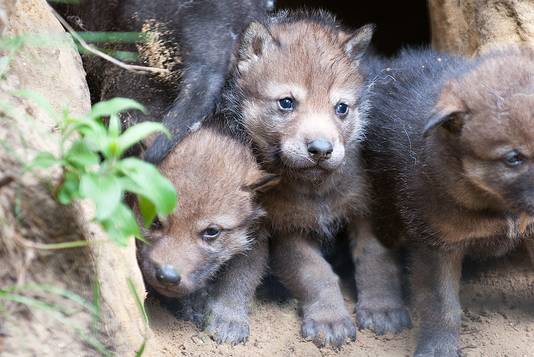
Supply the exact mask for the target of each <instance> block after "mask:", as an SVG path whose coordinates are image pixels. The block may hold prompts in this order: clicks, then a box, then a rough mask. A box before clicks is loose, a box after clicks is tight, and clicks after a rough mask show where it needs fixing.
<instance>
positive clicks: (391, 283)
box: [350, 219, 411, 335]
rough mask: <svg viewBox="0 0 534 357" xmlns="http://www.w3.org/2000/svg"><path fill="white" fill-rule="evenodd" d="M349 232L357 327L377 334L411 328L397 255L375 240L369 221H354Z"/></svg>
mask: <svg viewBox="0 0 534 357" xmlns="http://www.w3.org/2000/svg"><path fill="white" fill-rule="evenodd" d="M350 229H351V232H350V234H351V243H352V257H353V259H354V265H355V269H356V271H355V278H356V288H357V290H358V302H357V304H356V309H355V310H356V320H357V322H358V327H359V328H360V329H369V330H372V331H374V332H375V333H376V334H378V335H383V334H384V333H386V332H394V333H397V332H400V331H402V330H403V329H405V328H409V327H411V320H410V315H409V313H408V310H407V309H406V306H405V304H404V301H403V298H402V274H401V271H400V267H399V264H398V259H397V257H396V256H395V254H394V252H392V251H391V250H389V249H387V248H385V247H384V246H383V245H382V244H381V243H380V242H379V241H378V240H377V239H376V237H375V236H374V234H373V232H372V229H371V226H370V224H369V222H368V221H367V220H365V219H361V220H358V221H356V222H354V224H351V226H350Z"/></svg>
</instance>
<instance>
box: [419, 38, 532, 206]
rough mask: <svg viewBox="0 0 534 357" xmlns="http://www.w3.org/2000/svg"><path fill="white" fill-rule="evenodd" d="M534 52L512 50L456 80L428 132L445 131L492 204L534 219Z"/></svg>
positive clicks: (468, 176)
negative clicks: (436, 129)
mask: <svg viewBox="0 0 534 357" xmlns="http://www.w3.org/2000/svg"><path fill="white" fill-rule="evenodd" d="M533 73H534V51H533V50H531V49H517V48H516V49H511V50H507V51H505V52H503V53H502V54H500V55H496V56H494V57H490V58H489V59H487V60H485V61H484V62H483V63H482V64H480V65H479V67H477V68H476V69H474V70H473V71H472V72H470V73H468V74H467V75H465V76H464V77H462V78H459V79H456V80H452V81H450V82H449V83H448V84H447V85H446V86H445V88H444V89H443V91H442V93H441V96H440V98H439V101H438V104H437V109H438V110H437V114H436V115H435V116H434V117H433V119H432V120H431V121H430V122H429V124H428V125H427V132H432V131H434V130H433V129H434V128H441V130H440V131H441V135H442V137H443V138H445V139H446V140H448V141H452V142H453V145H454V146H455V147H456V151H457V152H456V155H457V156H458V159H459V160H460V161H461V168H462V170H463V172H462V176H463V177H464V178H465V179H467V180H468V181H469V182H470V183H471V184H472V187H476V188H477V189H478V190H479V191H480V192H483V193H484V196H485V197H487V198H488V199H489V200H491V201H493V202H495V203H496V205H495V206H497V207H502V208H504V209H506V210H510V211H512V212H515V213H517V214H527V215H534V76H533Z"/></svg>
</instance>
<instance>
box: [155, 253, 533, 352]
mask: <svg viewBox="0 0 534 357" xmlns="http://www.w3.org/2000/svg"><path fill="white" fill-rule="evenodd" d="M523 253H524V252H517V253H515V254H514V255H512V256H509V257H505V258H501V259H498V260H492V261H488V262H484V263H483V264H480V263H479V264H473V263H466V266H465V268H464V282H463V284H462V290H461V298H462V304H463V310H464V314H463V318H462V331H461V351H462V355H463V356H466V357H475V356H496V357H497V356H502V357H505V356H506V357H525V356H533V355H534V351H533V348H534V269H532V265H531V264H530V261H529V260H528V258H527V256H526V254H523ZM343 281H344V285H345V289H344V290H345V297H346V302H347V304H348V305H349V306H350V305H352V304H353V302H354V298H353V295H354V294H353V293H351V290H353V289H351V286H350V285H351V284H350V279H348V278H344V279H343ZM278 300H279V301H277V299H273V298H265V297H263V298H258V299H256V301H255V304H254V306H253V308H252V313H251V337H250V339H249V341H248V342H247V344H246V345H239V346H235V347H232V346H227V345H222V346H219V345H217V344H215V343H214V342H213V341H212V340H211V339H210V337H209V336H207V335H206V334H205V333H202V332H199V331H198V330H197V329H196V328H195V327H194V326H193V325H192V324H191V323H189V322H184V321H179V320H177V319H176V318H175V317H173V316H172V315H171V314H170V313H169V312H168V311H167V310H165V309H164V308H161V307H160V306H159V302H158V301H156V300H148V312H149V314H150V317H151V324H152V327H153V329H154V332H155V334H156V345H158V346H160V348H161V352H162V354H163V355H164V356H266V357H267V356H269V357H270V356H306V357H308V356H310V357H313V356H378V357H385V356H410V355H411V353H413V351H414V349H415V331H416V330H415V329H412V330H410V331H406V332H404V333H402V334H400V335H386V336H382V337H377V336H374V335H373V334H372V333H370V332H368V331H360V332H359V334H358V338H357V341H356V342H352V343H349V344H347V345H346V346H344V347H343V348H342V349H341V350H339V351H334V350H333V349H331V348H323V349H319V348H317V347H315V346H314V345H313V344H312V343H311V342H307V341H305V340H304V339H302V338H301V337H300V336H299V333H298V332H299V322H298V318H297V305H296V302H295V300H294V299H285V300H284V301H281V300H280V299H278Z"/></svg>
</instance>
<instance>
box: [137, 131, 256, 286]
mask: <svg viewBox="0 0 534 357" xmlns="http://www.w3.org/2000/svg"><path fill="white" fill-rule="evenodd" d="M160 170H161V171H162V173H163V174H164V175H165V176H166V177H167V178H168V179H169V180H170V181H171V182H172V183H173V184H174V185H175V187H176V190H177V192H178V195H179V203H178V208H177V209H176V211H175V212H174V213H173V214H171V215H170V216H169V217H168V218H167V219H165V220H164V221H163V222H162V226H163V227H162V229H159V230H156V229H152V230H151V231H150V232H149V237H148V238H149V239H150V240H152V244H151V245H149V246H147V247H145V248H144V249H143V259H142V261H143V263H142V266H143V267H144V273H145V279H146V280H147V281H148V282H149V284H150V285H152V286H153V287H155V288H156V289H157V290H158V289H159V291H160V292H161V293H163V294H166V295H171V296H173V295H184V294H187V293H191V292H193V291H195V290H196V289H198V288H199V287H202V285H203V284H204V283H205V281H198V279H197V278H198V277H197V276H196V275H198V274H199V273H198V271H200V270H209V267H206V265H210V264H212V265H215V268H217V267H218V266H220V265H221V264H222V263H224V262H225V261H227V260H229V259H230V258H232V257H233V256H235V255H237V254H240V253H243V252H245V251H247V250H248V249H249V248H250V243H251V237H249V230H250V228H251V226H252V224H253V223H254V219H256V218H258V217H259V216H260V215H262V211H261V210H260V208H259V207H258V206H257V204H256V203H255V201H254V192H253V191H252V190H250V189H248V186H250V185H253V184H254V183H256V182H257V181H258V180H261V179H262V178H263V177H264V176H265V175H264V174H263V173H262V172H261V171H260V170H259V168H258V166H257V164H256V163H255V160H254V158H253V156H252V154H251V153H250V152H249V150H248V148H246V147H245V146H243V145H242V144H240V143H238V142H236V141H235V140H233V139H231V138H228V137H225V136H222V135H221V134H218V133H216V132H215V131H213V130H211V129H200V130H199V131H197V132H196V133H193V134H191V135H190V136H188V137H187V138H186V139H185V140H184V141H183V142H182V143H181V144H180V145H179V146H178V147H177V148H176V150H174V151H173V152H171V153H170V154H169V155H168V156H167V158H166V159H165V161H164V162H163V163H162V164H161V166H160ZM212 225H215V226H218V227H220V228H222V230H223V233H222V234H221V236H220V237H219V238H218V239H217V240H216V241H214V242H212V243H208V242H205V241H203V240H202V239H201V232H202V231H203V230H205V229H206V228H208V227H209V226H212ZM153 264H156V265H159V266H163V265H172V266H173V267H175V268H176V270H177V271H178V272H179V274H180V275H181V278H182V280H181V282H180V284H179V286H177V287H173V290H172V291H169V290H168V289H169V288H168V287H164V286H161V285H160V284H159V283H158V282H157V281H156V280H155V278H154V272H153ZM217 270H218V269H215V270H214V271H210V272H209V276H206V278H209V277H211V275H213V274H214V273H216V272H217ZM201 280H202V279H201Z"/></svg>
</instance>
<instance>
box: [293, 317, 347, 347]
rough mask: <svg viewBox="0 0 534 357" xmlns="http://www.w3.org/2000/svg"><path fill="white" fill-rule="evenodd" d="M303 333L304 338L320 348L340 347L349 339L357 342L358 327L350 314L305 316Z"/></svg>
mask: <svg viewBox="0 0 534 357" xmlns="http://www.w3.org/2000/svg"><path fill="white" fill-rule="evenodd" d="M314 315H315V316H314ZM336 316H338V317H337V318H336ZM301 333H302V337H304V338H306V339H309V340H312V341H313V343H315V344H316V345H317V346H318V347H324V346H328V345H330V346H333V347H340V346H341V345H343V344H345V343H346V340H347V339H351V340H352V341H354V340H356V326H355V325H354V323H353V322H352V319H351V318H350V316H349V315H348V314H342V315H341V316H340V315H339V314H336V313H333V314H328V313H326V314H325V313H323V314H319V315H317V314H310V315H308V316H304V319H303V321H302V328H301Z"/></svg>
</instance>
